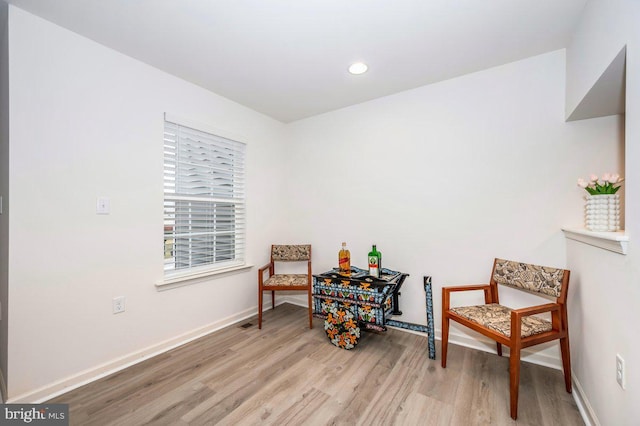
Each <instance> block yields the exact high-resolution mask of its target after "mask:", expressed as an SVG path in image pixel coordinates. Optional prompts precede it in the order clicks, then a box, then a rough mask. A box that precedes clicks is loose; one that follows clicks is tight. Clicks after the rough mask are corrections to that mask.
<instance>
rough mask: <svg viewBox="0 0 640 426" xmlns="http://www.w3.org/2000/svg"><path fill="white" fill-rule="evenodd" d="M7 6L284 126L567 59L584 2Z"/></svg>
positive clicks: (208, 0) (242, 0) (23, 1)
mask: <svg viewBox="0 0 640 426" xmlns="http://www.w3.org/2000/svg"><path fill="white" fill-rule="evenodd" d="M5 1H8V2H9V3H11V4H13V5H15V6H17V7H19V8H22V9H24V10H26V11H28V12H31V13H33V14H35V15H38V16H41V17H42V18H44V19H46V20H49V21H51V22H54V23H56V24H58V25H60V26H63V27H66V28H68V29H70V30H72V31H74V32H76V33H79V34H82V35H84V36H86V37H88V38H90V39H93V40H95V41H96V42H98V43H101V44H103V45H105V46H108V47H110V48H112V49H115V50H117V51H120V52H122V53H124V54H126V55H129V56H131V57H134V58H136V59H138V60H140V61H143V62H145V63H147V64H149V65H152V66H154V67H156V68H159V69H161V70H164V71H166V72H168V73H171V74H173V75H176V76H178V77H180V78H183V79H185V80H188V81H191V82H193V83H195V84H197V85H200V86H202V87H204V88H206V89H209V90H211V91H212V92H215V93H217V94H219V95H222V96H224V97H226V98H229V99H231V100H233V101H236V102H238V103H240V104H243V105H245V106H247V107H249V108H251V109H254V110H256V111H259V112H262V113H264V114H266V115H268V116H271V117H273V118H275V119H277V120H279V121H282V122H285V123H286V122H291V121H295V120H299V119H302V118H305V117H310V116H313V115H317V114H321V113H324V112H327V111H331V110H335V109H338V108H342V107H345V106H349V105H353V104H357V103H360V102H364V101H367V100H371V99H375V98H378V97H381V96H385V95H389V94H392V93H396V92H400V91H403V90H407V89H412V88H415V87H419V86H423V85H426V84H430V83H433V82H437V81H442V80H446V79H450V78H453V77H456V76H460V75H463V74H468V73H471V72H475V71H479V70H483V69H486V68H490V67H493V66H497V65H502V64H505V63H508V62H513V61H516V60H519V59H523V58H527V57H530V56H534V55H538V54H541V53H545V52H549V51H553V50H556V49H560V48H563V47H565V46H566V45H567V43H568V41H569V39H570V36H571V33H572V30H573V27H574V25H575V24H576V22H577V20H578V18H579V15H580V13H581V11H582V9H583V7H584V5H585V3H586V1H587V0H5ZM355 61H363V62H366V63H367V64H368V65H369V71H368V72H367V73H365V74H363V75H359V76H355V75H351V74H349V73H348V72H347V68H348V66H349V65H350V64H351V63H352V62H355Z"/></svg>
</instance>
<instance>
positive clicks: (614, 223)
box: [584, 194, 620, 232]
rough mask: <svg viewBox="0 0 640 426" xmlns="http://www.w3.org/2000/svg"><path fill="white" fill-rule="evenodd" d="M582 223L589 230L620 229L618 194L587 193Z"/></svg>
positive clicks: (606, 230)
mask: <svg viewBox="0 0 640 426" xmlns="http://www.w3.org/2000/svg"><path fill="white" fill-rule="evenodd" d="M586 200H587V202H586V204H585V208H584V224H585V227H586V228H587V229H588V230H590V231H605V232H611V231H618V230H619V229H620V195H618V194H600V195H587V197H586Z"/></svg>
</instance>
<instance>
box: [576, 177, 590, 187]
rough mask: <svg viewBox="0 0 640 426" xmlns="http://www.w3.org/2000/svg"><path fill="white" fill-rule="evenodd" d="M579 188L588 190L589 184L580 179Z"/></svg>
mask: <svg viewBox="0 0 640 426" xmlns="http://www.w3.org/2000/svg"><path fill="white" fill-rule="evenodd" d="M578 186H579V187H580V188H586V187H587V186H589V182H587V181H586V180H584V179H582V178H580V179H578Z"/></svg>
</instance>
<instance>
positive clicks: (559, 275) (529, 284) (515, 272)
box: [491, 259, 569, 300]
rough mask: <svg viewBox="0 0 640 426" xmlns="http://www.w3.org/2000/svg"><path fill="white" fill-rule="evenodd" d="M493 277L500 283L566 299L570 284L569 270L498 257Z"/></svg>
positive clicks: (493, 279)
mask: <svg viewBox="0 0 640 426" xmlns="http://www.w3.org/2000/svg"><path fill="white" fill-rule="evenodd" d="M491 278H492V281H494V282H496V283H498V284H503V285H508V286H510V287H515V288H519V289H522V290H527V291H530V292H533V293H540V294H542V295H546V296H551V297H556V298H562V299H563V300H564V299H565V298H566V291H567V286H568V284H569V271H568V270H565V269H558V268H551V267H547V266H538V265H531V264H529V263H522V262H515V261H512V260H504V259H496V260H495V266H494V268H493V273H492V276H491ZM563 290H564V291H563Z"/></svg>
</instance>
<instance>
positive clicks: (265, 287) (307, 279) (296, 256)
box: [258, 244, 313, 329]
mask: <svg viewBox="0 0 640 426" xmlns="http://www.w3.org/2000/svg"><path fill="white" fill-rule="evenodd" d="M304 261H306V262H307V273H306V274H276V273H275V264H276V263H277V262H304ZM266 271H268V277H267V279H266V280H264V273H265V272H266ZM311 279H312V277H311V245H310V244H305V245H272V246H271V260H270V262H269V263H267V264H266V265H264V266H263V267H262V268H260V269H259V270H258V328H260V329H261V328H262V293H263V292H265V291H271V306H272V309H275V307H276V305H275V292H276V291H306V292H307V295H308V303H309V328H313V305H312V303H311Z"/></svg>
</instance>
